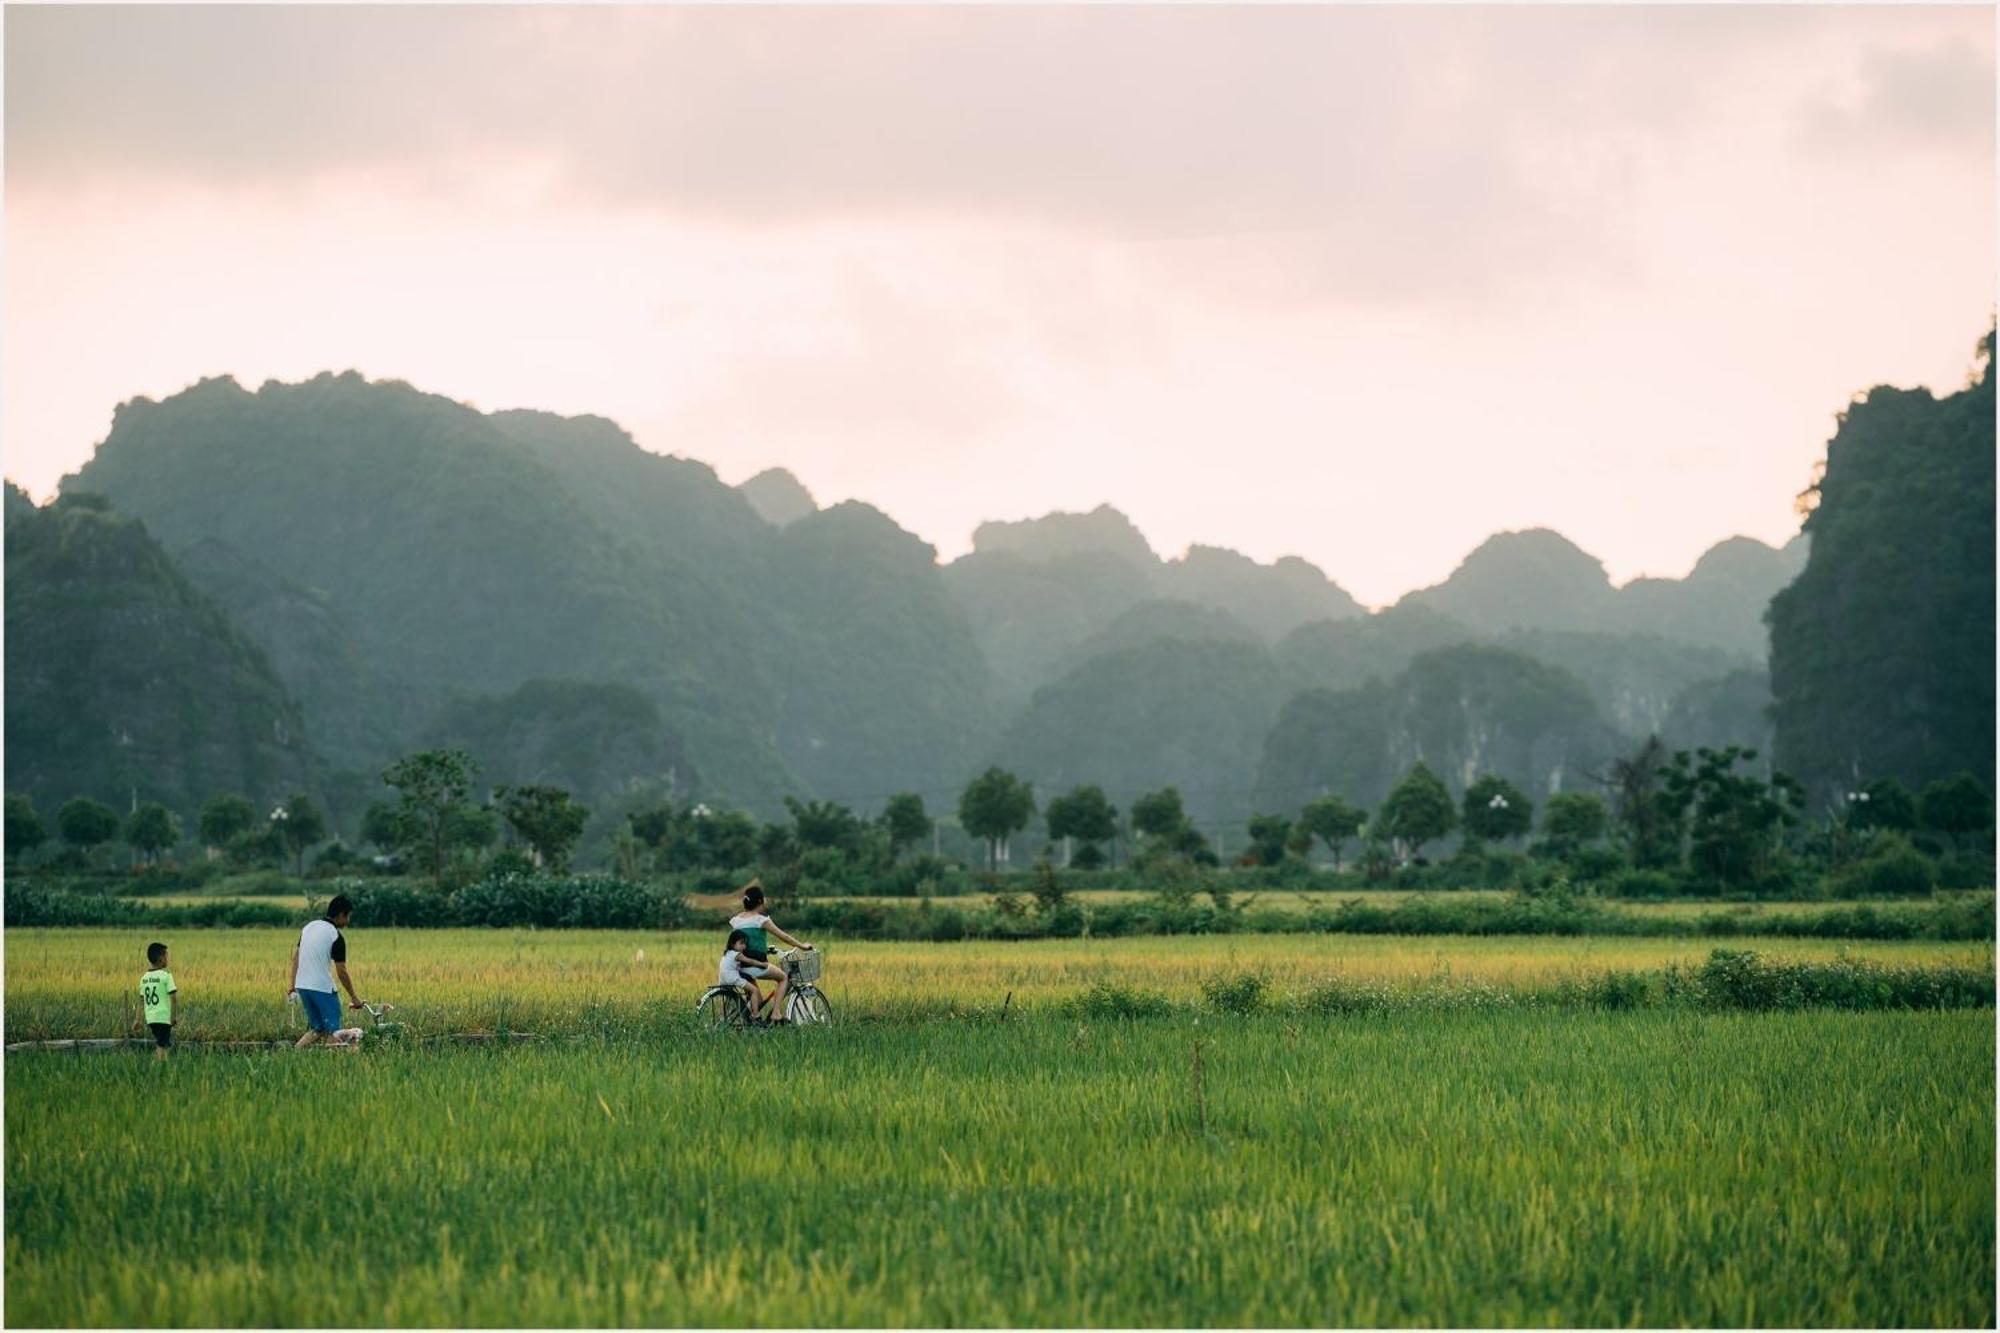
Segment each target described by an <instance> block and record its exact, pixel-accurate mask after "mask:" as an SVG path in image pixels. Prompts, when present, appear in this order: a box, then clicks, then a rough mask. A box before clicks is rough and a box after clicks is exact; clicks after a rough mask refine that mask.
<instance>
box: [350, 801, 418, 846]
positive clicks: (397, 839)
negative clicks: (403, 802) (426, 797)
mask: <svg viewBox="0 0 2000 1333" xmlns="http://www.w3.org/2000/svg"><path fill="white" fill-rule="evenodd" d="M361 838H362V841H364V842H367V843H370V844H372V845H373V846H374V847H375V849H376V850H377V851H380V852H383V853H388V852H393V851H396V850H398V849H399V848H403V847H407V846H409V845H410V844H411V843H412V842H414V841H415V840H416V834H415V832H414V831H413V830H412V829H411V828H410V827H409V821H408V820H407V819H406V818H405V816H404V813H403V811H402V809H401V808H400V807H399V806H396V805H393V804H391V803H390V802H388V801H370V802H369V803H368V808H367V809H366V810H364V811H362V812H361Z"/></svg>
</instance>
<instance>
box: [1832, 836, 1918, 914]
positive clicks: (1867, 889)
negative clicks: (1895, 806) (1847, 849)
mask: <svg viewBox="0 0 2000 1333" xmlns="http://www.w3.org/2000/svg"><path fill="white" fill-rule="evenodd" d="M1839 887H1840V891H1841V892H1842V893H1843V894H1845V895H1847V896H1850V897H1856V898H1872V897H1892V896H1905V897H1907V896H1914V895H1921V894H1926V893H1929V892H1930V891H1931V890H1932V889H1934V888H1936V887H1937V867H1936V866H1935V865H1934V864H1933V863H1932V862H1931V859H1930V858H1929V857H1928V856H1925V855H1924V854H1923V853H1922V852H1920V851H1918V850H1917V849H1916V848H1915V847H1912V846H1911V845H1910V840H1909V839H1908V838H1906V837H1904V836H1903V835H1902V834H1900V833H1884V834H1882V835H1880V836H1879V837H1877V838H1876V839H1875V841H1874V843H1873V844H1872V845H1871V847H1870V848H1869V852H1868V855H1867V856H1866V857H1864V858H1863V859H1862V860H1860V861H1857V862H1855V863H1854V864H1853V865H1851V866H1849V867H1848V868H1847V869H1846V870H1845V871H1843V872H1841V875H1840V878H1839Z"/></svg>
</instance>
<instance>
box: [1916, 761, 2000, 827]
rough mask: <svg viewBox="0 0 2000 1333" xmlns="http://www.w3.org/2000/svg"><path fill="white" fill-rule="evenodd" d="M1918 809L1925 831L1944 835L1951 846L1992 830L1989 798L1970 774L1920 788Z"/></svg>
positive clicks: (1991, 806) (1991, 808) (1927, 784)
mask: <svg viewBox="0 0 2000 1333" xmlns="http://www.w3.org/2000/svg"><path fill="white" fill-rule="evenodd" d="M1918 808H1919V811H1920V813H1921V814H1922V816H1923V822H1924V827H1925V828H1927V829H1932V830H1934V831H1936V832H1938V833H1942V834H1944V835H1945V836H1946V837H1948V838H1950V839H1951V840H1952V841H1953V842H1954V843H1956V842H1957V841H1958V840H1959V839H1960V838H1963V837H1969V836H1972V835H1974V834H1979V833H1984V832H1985V831H1986V830H1987V829H1990V828H1992V827H1993V798H1992V797H1990V796H1988V795H1987V794H1986V788H1985V787H1983V786H1981V785H1980V782H1979V779H1978V778H1976V777H1974V776H1972V774H1970V773H1960V774H1958V775H1957V776H1956V777H1949V778H1937V779H1935V780H1933V781H1931V782H1928V783H1926V784H1924V794H1923V798H1922V800H1921V801H1920V802H1919V807H1918Z"/></svg>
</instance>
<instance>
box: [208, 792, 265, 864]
mask: <svg viewBox="0 0 2000 1333" xmlns="http://www.w3.org/2000/svg"><path fill="white" fill-rule="evenodd" d="M256 822H257V807H256V806H254V805H252V804H250V798H249V797H247V796H238V795H236V794H235V793H234V792H224V793H223V794H221V795H219V796H211V797H209V798H208V800H207V801H205V802H204V803H203V804H202V807H201V816H200V818H199V819H197V820H196V822H195V831H196V832H197V833H198V834H199V835H200V837H201V842H202V846H204V847H207V848H209V849H210V850H211V851H220V850H221V849H222V848H224V847H227V846H228V845H229V844H230V841H231V840H232V839H234V838H235V837H236V835H237V834H239V833H242V832H243V831H244V830H246V829H248V828H249V827H250V826H251V825H252V824H254V823H256Z"/></svg>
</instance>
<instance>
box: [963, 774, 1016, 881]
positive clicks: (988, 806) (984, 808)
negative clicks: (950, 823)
mask: <svg viewBox="0 0 2000 1333" xmlns="http://www.w3.org/2000/svg"><path fill="white" fill-rule="evenodd" d="M1034 817H1035V789H1034V787H1033V785H1031V784H1029V783H1026V782H1023V781H1021V780H1020V779H1019V778H1017V777H1015V776H1014V775H1013V774H1012V773H1009V772H1008V771H1007V770H1006V769H1004V768H998V767H995V768H989V769H987V770H986V771H985V772H984V773H981V774H980V775H979V776H978V777H976V778H974V779H973V780H972V781H971V782H969V783H967V784H966V787H965V791H964V793H963V794H962V795H961V796H960V797H959V798H958V822H959V824H960V825H961V826H963V827H964V829H965V831H966V832H967V833H970V834H971V835H972V836H973V837H975V838H983V839H985V841H986V866H987V869H989V870H994V869H998V868H999V865H1000V862H1001V860H1002V859H1003V858H1004V857H1005V855H1006V850H1007V840H1008V839H1009V838H1011V837H1013V836H1014V835H1015V834H1016V833H1019V832H1020V831H1021V830H1022V829H1024V828H1026V827H1028V821H1029V820H1030V819H1033V818H1034Z"/></svg>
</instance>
